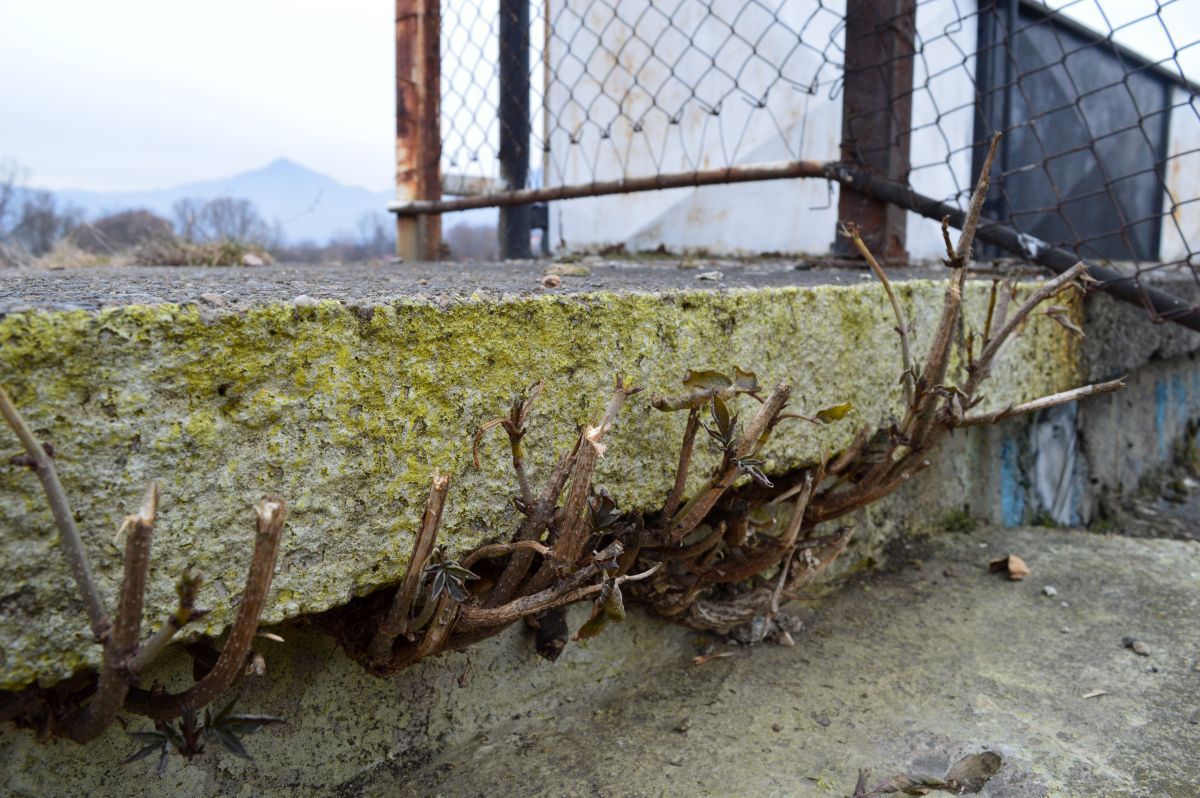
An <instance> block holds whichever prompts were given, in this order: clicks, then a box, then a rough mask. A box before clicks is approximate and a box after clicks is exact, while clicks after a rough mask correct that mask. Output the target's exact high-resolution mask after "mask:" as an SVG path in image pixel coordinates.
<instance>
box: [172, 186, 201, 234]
mask: <svg viewBox="0 0 1200 798" xmlns="http://www.w3.org/2000/svg"><path fill="white" fill-rule="evenodd" d="M203 208H204V202H203V200H198V199H196V198H195V197H184V198H183V199H179V200H176V201H175V204H174V205H172V206H171V218H172V220H173V221H174V222H175V232H176V234H178V235H179V237H180V238H182V239H183V240H184V241H195V240H196V236H197V235H198V233H199V232H200V211H201V210H202V209H203Z"/></svg>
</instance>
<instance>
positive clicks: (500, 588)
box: [484, 438, 581, 607]
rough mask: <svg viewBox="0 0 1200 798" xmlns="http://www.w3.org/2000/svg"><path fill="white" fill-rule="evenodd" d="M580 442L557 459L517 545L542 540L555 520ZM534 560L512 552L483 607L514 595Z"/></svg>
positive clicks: (525, 553)
mask: <svg viewBox="0 0 1200 798" xmlns="http://www.w3.org/2000/svg"><path fill="white" fill-rule="evenodd" d="M580 440H581V438H577V439H576V440H575V448H574V449H572V450H571V451H570V452H568V453H567V454H565V455H563V456H562V457H561V458H559V461H558V463H557V464H556V465H555V466H554V471H553V472H551V474H550V479H549V480H547V482H546V486H545V488H543V489H542V493H541V495H540V496H539V497H538V501H537V504H535V505H534V507H533V509H532V510H531V511H530V513H529V515H528V516H527V517H526V518H525V520H524V521H522V522H521V527H520V528H519V529H518V530H517V541H518V542H521V541H527V540H536V539H537V538H539V537H541V535H542V532H543V531H544V530H545V529H546V527H548V526H549V525H550V523H551V522H552V521H553V520H554V508H555V506H556V505H557V504H558V496H559V494H561V493H562V489H563V486H564V485H565V484H566V482H567V477H568V476H570V474H571V468H572V466H573V465H574V464H575V455H576V453H577V452H578V451H579V441H580ZM533 557H534V552H532V551H529V550H524V549H523V550H519V551H517V552H515V553H514V554H513V556H512V557H511V558H509V560H508V565H506V566H505V567H504V573H502V574H501V575H500V579H499V580H498V581H497V582H496V587H494V588H493V589H492V592H491V594H490V595H489V596H488V598H487V600H486V601H485V602H484V606H486V607H498V606H500V605H501V604H503V603H505V602H506V601H508V600H509V599H511V598H512V597H513V596H514V595H516V592H517V588H519V587H520V586H521V582H523V581H525V576H526V574H528V573H529V566H531V565H532V564H533Z"/></svg>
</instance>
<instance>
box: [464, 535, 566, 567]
mask: <svg viewBox="0 0 1200 798" xmlns="http://www.w3.org/2000/svg"><path fill="white" fill-rule="evenodd" d="M517 551H531V552H533V553H534V554H538V555H541V556H542V557H545V556H546V555H548V554H549V553H550V548H549V547H548V546H545V545H543V544H541V543H538V542H537V541H536V540H518V541H517V542H516V543H490V544H488V545H486V546H480V547H479V548H477V549H475V550H474V551H472V552H471V553H470V554H468V555H467V557H466V559H464V560H463V561H462V567H463V568H466V569H467V570H468V571H469V570H471V566H472V565H474V564H475V563H477V562H479V561H480V560H486V559H489V558H491V557H499V556H501V555H502V554H512V553H513V552H517Z"/></svg>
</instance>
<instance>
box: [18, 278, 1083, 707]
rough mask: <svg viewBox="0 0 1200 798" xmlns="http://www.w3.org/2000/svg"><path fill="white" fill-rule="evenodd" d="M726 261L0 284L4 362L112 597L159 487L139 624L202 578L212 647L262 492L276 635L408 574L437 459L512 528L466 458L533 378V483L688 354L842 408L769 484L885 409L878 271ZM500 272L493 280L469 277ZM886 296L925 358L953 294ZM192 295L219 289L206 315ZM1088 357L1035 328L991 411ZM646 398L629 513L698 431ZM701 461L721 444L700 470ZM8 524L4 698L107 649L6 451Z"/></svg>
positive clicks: (627, 494)
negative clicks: (284, 517)
mask: <svg viewBox="0 0 1200 798" xmlns="http://www.w3.org/2000/svg"><path fill="white" fill-rule="evenodd" d="M721 268H722V271H724V272H725V275H724V279H723V280H722V281H721V282H719V283H713V282H708V281H698V280H696V278H695V273H694V272H688V271H682V270H679V269H676V268H674V267H673V264H672V265H667V266H647V265H644V264H640V265H636V266H628V265H622V264H615V265H614V264H610V265H603V264H599V265H595V266H593V267H592V273H591V275H590V276H589V277H587V278H570V277H568V278H564V282H565V284H567V285H568V286H571V285H573V280H574V279H579V280H582V281H583V282H584V283H585V284H586V285H583V286H581V287H579V288H572V289H570V290H569V291H568V292H566V293H545V292H541V291H538V290H532V289H530V288H528V286H536V285H537V282H538V279H539V278H540V270H531V269H529V268H528V267H526V268H524V269H522V268H521V267H519V266H507V267H495V268H490V269H489V268H476V269H475V270H473V271H471V272H469V273H465V274H466V276H462V277H461V280H462V281H463V283H462V285H460V286H458V287H455V286H454V285H453V283H454V279H455V278H454V276H453V275H454V272H449V273H443V274H441V275H440V276H437V275H433V270H432V269H430V268H429V267H411V268H410V267H398V268H397V267H388V268H378V269H375V270H371V271H369V272H368V271H364V270H362V269H341V270H339V269H321V270H317V269H313V268H309V269H289V268H283V267H280V268H274V269H264V270H204V271H197V270H180V271H172V270H161V269H159V270H154V269H147V270H133V271H132V272H125V271H122V272H120V273H105V272H102V271H88V272H53V273H28V272H26V273H13V272H6V273H0V297H2V298H0V309H2V310H5V311H7V315H5V316H4V317H3V319H2V320H0V374H3V377H2V379H3V381H4V382H5V384H6V385H8V387H9V389H10V392H11V393H12V395H13V398H14V400H15V401H16V402H17V403H18V405H19V406H20V407H21V408H22V409H23V411H24V412H25V413H26V414H27V416H28V417H29V419H30V421H31V423H32V425H33V426H34V427H35V429H36V430H37V431H38V433H39V434H40V435H41V436H42V437H43V438H44V439H46V440H48V441H50V442H52V443H53V444H54V445H55V448H56V450H57V452H58V455H57V460H58V462H59V465H60V468H61V472H62V476H63V480H64V482H65V484H66V487H67V489H68V491H69V493H70V495H71V496H72V498H73V501H74V504H75V510H76V515H77V516H78V517H79V518H80V519H81V521H82V522H83V527H84V529H85V536H86V544H87V546H88V548H89V551H90V552H91V553H92V556H93V557H94V559H95V563H96V565H97V568H98V570H99V573H100V579H101V582H102V587H103V589H104V591H105V593H106V594H107V595H110V596H111V595H113V594H114V593H115V585H116V579H117V577H118V575H119V566H120V555H119V552H118V550H117V549H116V548H115V547H114V546H113V545H112V537H113V533H114V532H115V530H116V529H117V526H118V524H119V520H120V518H121V517H122V515H123V514H124V513H126V512H128V511H129V510H130V509H131V508H132V507H133V506H134V504H135V503H136V501H137V498H138V496H139V493H140V490H141V487H142V485H143V483H144V482H145V481H146V480H148V479H151V478H156V479H159V480H161V481H162V483H163V496H164V498H163V504H162V508H161V515H160V524H159V533H158V536H157V540H156V542H155V549H154V557H153V566H152V573H151V577H152V581H151V585H150V589H149V595H148V610H147V617H148V618H151V619H157V618H159V617H161V615H162V613H163V612H165V611H166V610H167V609H168V608H169V607H170V606H171V602H172V599H173V593H172V590H173V584H174V580H175V578H176V577H177V575H178V574H179V573H180V572H181V571H182V570H183V569H184V568H185V567H186V566H188V565H192V566H194V567H195V568H197V569H198V570H200V571H201V572H203V573H204V574H205V575H206V577H207V579H208V580H209V582H208V586H207V587H206V588H205V590H204V592H203V594H202V601H203V604H204V605H205V606H207V607H210V608H211V609H212V610H213V612H212V614H211V615H210V616H208V619H207V626H206V627H205V628H204V629H202V630H196V631H197V632H199V631H203V632H206V633H209V634H216V633H219V632H220V631H221V630H222V629H223V628H224V627H225V626H226V625H227V624H228V623H229V621H230V620H231V617H232V613H233V611H234V609H235V606H236V601H237V598H238V595H239V593H240V590H241V581H242V578H243V574H244V569H245V565H246V561H247V558H248V556H249V546H250V541H251V537H252V510H251V507H252V504H253V502H254V501H255V500H256V499H257V497H258V496H259V495H261V494H263V493H266V492H273V493H278V494H280V495H282V496H284V497H285V498H287V499H288V501H289V502H290V503H291V505H292V508H293V510H292V515H291V518H290V520H289V523H288V527H287V531H286V533H285V537H284V541H283V553H282V556H281V558H280V564H279V570H278V574H277V576H276V579H275V583H274V587H273V591H272V597H271V600H270V603H269V606H268V609H267V611H266V618H265V620H266V621H267V622H278V621H282V620H284V619H287V618H292V617H295V616H297V615H300V614H304V613H310V612H316V611H320V610H323V609H327V608H329V607H331V606H335V605H338V604H341V603H344V602H345V601H346V600H347V599H348V598H350V597H351V596H353V595H356V594H361V593H363V592H366V591H369V590H371V589H372V588H375V587H378V586H380V585H383V584H387V583H389V582H394V581H396V580H398V579H399V578H400V577H401V576H402V574H403V572H404V568H405V562H406V559H407V556H408V552H409V549H410V546H411V532H412V530H413V529H414V528H415V526H416V523H417V520H418V517H419V514H420V508H421V505H422V502H423V500H424V496H425V492H426V489H427V485H428V483H429V480H430V476H431V474H432V473H433V471H434V470H441V471H447V472H449V473H451V474H453V477H454V482H453V487H452V490H451V493H450V496H449V499H448V505H447V510H446V514H445V524H444V528H445V535H444V540H445V541H446V542H447V543H448V544H449V546H450V548H451V550H452V551H458V552H461V551H463V550H466V549H469V548H472V547H474V546H476V545H478V544H479V543H481V542H483V541H485V540H489V539H496V538H500V537H503V536H505V535H507V534H509V532H510V530H511V529H512V528H513V526H514V512H513V511H512V509H511V508H510V506H509V503H508V501H507V499H508V496H509V495H510V494H511V492H512V490H513V487H512V480H511V477H510V475H509V473H508V466H507V458H506V457H505V456H504V455H503V451H502V449H501V446H500V445H499V444H498V442H494V445H488V446H487V447H486V454H485V463H484V467H483V469H482V470H481V471H476V470H475V469H474V468H473V467H472V466H471V465H470V436H471V433H472V432H473V430H474V429H475V428H476V427H477V426H478V425H479V424H480V423H481V422H483V421H485V420H486V419H488V418H490V417H492V416H494V415H496V414H498V413H499V412H502V411H503V409H504V408H505V407H506V406H507V404H508V403H509V401H510V400H511V397H512V396H513V394H514V393H515V392H517V391H518V390H520V389H521V388H523V387H525V386H526V385H528V384H529V383H530V382H532V381H534V380H536V379H545V380H546V390H545V392H544V394H543V398H542V400H541V401H540V402H539V405H538V408H537V411H536V413H535V418H534V421H533V431H532V433H531V435H530V437H529V439H528V451H529V459H530V466H531V471H532V477H533V479H535V480H540V478H541V476H542V475H543V474H545V472H546V471H547V469H548V467H549V465H550V464H551V462H552V458H553V457H554V453H555V452H557V451H560V450H561V449H563V448H565V447H566V446H568V445H570V442H571V441H572V440H573V438H574V435H575V430H576V429H577V427H578V426H579V425H581V424H584V423H586V422H587V421H589V420H591V419H594V417H595V416H596V415H597V414H598V413H599V412H600V410H601V408H602V406H603V403H604V401H605V398H606V393H607V390H608V387H609V385H610V384H611V380H612V377H613V375H614V374H615V373H617V372H622V373H624V374H626V375H627V376H630V377H632V379H633V380H634V381H635V382H636V383H637V384H640V385H645V386H646V387H647V388H648V393H650V392H670V391H673V390H676V389H677V386H678V380H679V377H680V376H681V375H682V373H683V372H684V370H685V369H687V368H689V367H691V368H714V369H722V370H729V369H732V367H733V366H734V365H738V366H741V367H743V368H747V369H753V370H754V371H756V372H757V373H758V375H759V378H760V380H761V381H762V382H763V383H764V384H770V383H773V382H776V381H779V380H787V381H790V382H791V383H792V384H793V385H794V386H795V389H794V392H793V397H794V405H795V406H797V407H798V408H799V409H802V410H815V409H817V408H820V407H823V406H826V405H829V404H833V403H836V402H842V401H847V400H849V401H851V402H853V404H854V407H855V410H854V412H853V413H852V414H851V416H850V417H849V418H848V419H847V420H845V421H843V422H840V423H838V424H835V425H831V426H829V427H825V428H822V429H819V430H818V429H814V428H812V427H810V426H809V425H803V424H794V425H788V426H786V427H785V428H784V429H783V431H782V432H781V433H780V434H779V435H778V436H777V437H776V438H774V439H773V440H772V442H771V444H770V446H769V447H768V451H767V453H766V454H767V458H768V461H769V462H768V470H769V471H771V472H780V471H784V470H787V469H790V468H794V467H797V466H799V465H802V464H804V463H808V462H812V461H813V460H814V459H815V458H816V456H817V454H818V452H819V451H821V450H822V449H829V448H837V447H839V446H842V445H844V444H845V443H846V442H848V441H849V439H850V438H851V437H852V435H853V432H854V430H855V428H856V427H857V426H858V425H860V424H863V423H869V424H873V425H875V424H882V423H884V422H885V421H886V420H887V419H888V418H889V417H891V416H892V415H893V414H895V413H896V412H897V408H898V406H899V395H900V394H899V386H898V382H897V375H898V371H899V365H898V364H899V358H898V355H897V350H898V347H897V343H896V336H895V333H894V331H893V329H892V328H893V324H894V322H893V320H892V318H891V315H890V311H889V309H888V306H887V304H886V301H885V299H884V296H883V292H882V291H881V290H880V289H879V287H878V286H877V285H875V284H874V283H873V282H871V281H870V280H869V279H864V275H862V274H859V273H850V274H847V273H845V272H840V273H839V272H822V271H821V270H815V271H812V272H808V271H796V270H795V269H793V268H792V263H790V262H788V263H753V264H743V265H737V264H724V265H722V266H721ZM431 275H433V276H431ZM422 280H425V281H429V284H428V285H420V281H422ZM435 280H436V281H438V282H437V284H434V281H435ZM489 281H490V282H491V283H494V284H495V285H498V286H500V288H498V289H494V290H491V291H484V290H480V289H479V286H482V285H483V284H485V283H488V282H489ZM591 285H598V286H599V287H596V288H591V287H589V286H591ZM988 285H989V283H987V282H984V281H974V282H971V283H970V284H969V288H968V302H967V304H968V316H969V318H971V319H975V320H978V319H981V318H982V317H983V312H984V311H983V309H984V306H985V302H986V296H987V291H988ZM321 286H324V288H322V287H321ZM522 286H525V288H522ZM648 286H649V287H650V288H649V289H648V288H647V287H648ZM683 286H686V289H685V288H683ZM651 289H652V290H651ZM898 290H899V292H900V295H901V298H902V301H903V303H904V305H905V307H906V309H907V311H908V313H909V314H910V315H911V318H912V319H913V320H914V327H915V340H914V350H915V351H916V352H917V353H921V352H923V351H924V350H925V349H926V348H927V346H928V341H929V338H930V335H931V334H932V327H933V321H934V319H935V318H936V316H937V314H938V312H939V310H940V308H941V304H942V298H941V297H942V284H941V282H940V281H934V280H930V279H924V278H921V277H919V276H914V277H913V278H912V279H907V280H905V281H903V282H902V283H900V284H899V286H898ZM1024 290H1027V287H1026V288H1025V289H1024ZM292 292H295V293H292ZM201 294H219V295H220V296H222V297H227V300H226V302H225V304H224V306H219V307H218V306H212V305H211V302H212V300H211V297H209V298H208V299H204V298H202V297H201V296H200V295H201ZM297 295H300V296H297ZM338 296H341V297H343V300H341V301H339V300H338V299H336V298H334V297H338ZM314 297H315V298H314ZM64 302H65V303H67V305H64V304H63V303H64ZM187 302H198V304H186V303H187ZM205 303H210V304H205ZM218 304H219V303H218ZM976 323H978V321H977V322H976ZM1084 370H1085V369H1084V363H1083V360H1082V355H1081V350H1080V347H1079V346H1078V345H1077V343H1075V342H1074V341H1073V339H1071V338H1070V337H1068V336H1067V335H1066V334H1065V333H1064V332H1063V331H1062V330H1061V329H1060V328H1059V327H1058V326H1057V325H1055V324H1054V323H1053V322H1052V321H1051V320H1049V319H1048V318H1045V317H1037V318H1035V319H1034V320H1033V321H1032V322H1031V323H1030V324H1029V326H1028V329H1027V330H1026V331H1025V334H1024V335H1023V336H1022V337H1021V338H1020V339H1019V340H1018V341H1017V342H1016V343H1015V344H1014V345H1013V347H1012V350H1011V351H1010V352H1009V353H1008V354H1007V355H1006V359H1005V361H1004V365H1003V366H1002V367H1001V368H999V369H998V370H997V373H996V376H995V378H994V380H993V382H992V383H991V385H990V386H989V388H988V389H987V394H988V405H989V406H991V407H997V408H998V407H1003V406H1005V405H1007V404H1010V403H1013V402H1019V401H1024V400H1027V399H1031V398H1033V397H1035V396H1037V395H1040V394H1043V393H1046V392H1051V391H1055V390H1061V389H1065V388H1068V387H1072V386H1074V385H1075V384H1077V383H1078V382H1079V381H1080V379H1081V376H1082V374H1083V372H1084ZM639 398H641V399H642V401H635V402H633V403H631V405H630V406H629V407H628V408H627V410H626V411H625V412H624V414H623V416H622V419H621V423H620V424H619V426H618V428H617V429H616V431H615V432H614V434H613V436H612V437H611V439H610V447H609V454H608V456H607V457H606V458H605V459H604V461H603V462H602V464H601V468H600V469H599V472H598V478H597V484H599V485H603V486H605V487H607V488H608V489H609V490H610V492H611V493H612V494H613V495H614V496H615V497H617V498H618V500H619V501H620V502H621V504H622V506H624V507H628V508H633V509H639V510H653V509H655V508H657V507H658V506H659V505H660V504H661V502H662V500H663V497H664V496H665V494H666V492H667V489H668V487H669V484H670V479H671V476H672V471H673V468H674V461H675V457H676V452H677V448H676V447H677V446H678V440H679V436H680V434H681V430H682V426H683V421H684V419H683V417H682V415H681V414H672V415H664V414H661V413H659V412H657V411H654V410H652V409H651V408H650V407H649V404H648V402H646V401H645V400H644V397H639ZM8 448H9V449H10V450H12V451H14V452H15V443H13V444H12V445H10V446H9V447H8ZM701 448H703V447H701ZM711 462H712V461H711V458H710V457H709V456H708V454H707V453H705V455H704V456H703V457H702V458H701V462H700V463H699V467H698V468H696V469H694V471H693V474H701V473H703V471H704V470H705V469H706V468H708V467H709V465H710V463H711ZM0 524H2V525H3V527H4V529H5V530H6V534H5V535H4V537H3V541H2V542H0V572H2V573H3V574H4V584H5V585H6V586H7V587H6V590H5V595H4V596H2V597H0V688H4V689H15V688H19V687H21V686H23V685H25V684H28V683H30V682H32V681H34V680H41V681H43V682H52V681H54V680H57V679H59V678H62V677H63V676H65V675H67V674H68V673H70V672H72V671H74V670H76V669H78V668H80V667H82V666H85V665H94V664H95V663H96V662H97V658H98V654H99V652H98V649H97V648H96V647H95V646H92V645H89V644H88V643H86V642H84V640H83V638H82V636H77V635H73V634H72V633H71V631H70V630H78V631H79V632H82V631H83V630H84V626H85V623H84V616H83V613H82V611H81V607H80V606H79V605H78V602H77V600H76V598H75V595H74V590H73V588H72V587H71V585H70V580H69V578H68V576H67V573H66V570H65V567H64V566H63V564H62V562H61V558H60V556H59V552H58V551H57V547H56V543H55V536H54V534H53V531H52V524H51V521H50V516H49V512H48V511H47V510H46V509H45V503H44V500H43V498H42V496H41V495H40V493H39V492H38V490H37V483H36V480H35V479H34V478H33V476H32V475H30V474H29V473H28V472H27V471H24V470H22V469H21V468H19V467H16V466H11V465H4V466H0ZM152 622H153V621H152Z"/></svg>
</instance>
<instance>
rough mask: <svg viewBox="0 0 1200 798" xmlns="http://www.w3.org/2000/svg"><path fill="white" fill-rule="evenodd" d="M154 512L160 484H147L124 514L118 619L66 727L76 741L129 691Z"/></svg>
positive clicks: (107, 719) (111, 715)
mask: <svg viewBox="0 0 1200 798" xmlns="http://www.w3.org/2000/svg"><path fill="white" fill-rule="evenodd" d="M157 515H158V484H157V483H154V482H151V483H150V485H149V486H148V487H147V488H146V494H145V497H144V498H143V500H142V506H141V509H140V511H139V512H138V514H137V515H133V516H130V517H129V518H127V519H126V522H125V526H127V527H128V534H127V536H126V538H125V573H124V578H123V580H122V582H121V598H120V601H119V603H118V604H117V615H116V621H115V622H114V623H113V626H112V630H111V633H110V634H109V637H108V639H107V640H105V643H104V665H103V667H102V668H101V670H100V678H99V681H98V682H97V685H96V693H95V695H94V696H92V700H91V702H90V703H89V704H88V705H87V706H86V707H85V708H84V710H83V711H82V712H81V713H80V714H79V715H78V716H76V717H75V718H73V719H72V720H71V722H70V723H69V724H68V726H67V736H68V737H70V738H71V739H72V740H75V741H76V742H81V743H82V742H87V741H89V740H93V739H95V738H96V737H99V736H100V734H101V733H102V732H103V731H104V730H105V729H106V728H107V727H108V725H109V724H110V723H112V722H113V720H114V719H115V718H116V717H117V713H118V712H120V711H121V707H122V705H123V704H124V703H125V696H126V694H127V693H128V692H129V671H128V667H129V661H130V658H131V657H132V656H133V654H134V651H135V650H136V647H137V642H138V633H139V631H140V630H141V625H142V603H143V601H144V600H145V596H146V575H147V573H148V571H149V567H150V544H151V542H152V541H153V539H154V523H155V519H156V517H157Z"/></svg>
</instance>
